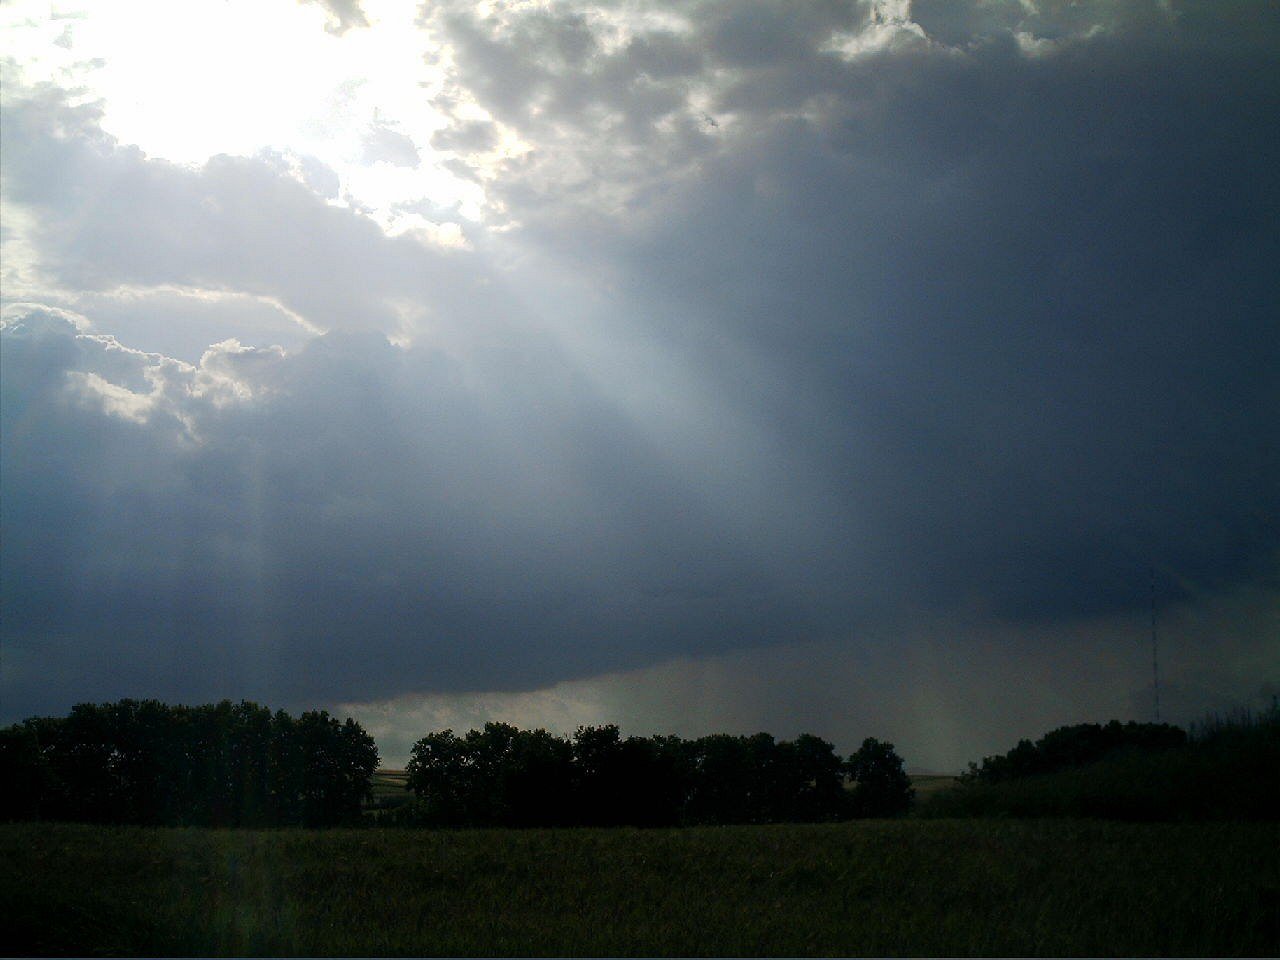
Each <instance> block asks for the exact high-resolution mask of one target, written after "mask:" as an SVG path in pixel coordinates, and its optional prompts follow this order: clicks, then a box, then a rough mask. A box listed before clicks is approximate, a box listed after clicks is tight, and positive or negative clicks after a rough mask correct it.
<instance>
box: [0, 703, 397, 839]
mask: <svg viewBox="0 0 1280 960" xmlns="http://www.w3.org/2000/svg"><path fill="white" fill-rule="evenodd" d="M377 763H378V752H377V748H376V746H375V745H374V742H373V739H372V738H371V737H370V736H369V735H368V734H367V733H365V731H364V730H363V729H361V728H360V726H359V724H357V723H355V722H354V721H352V720H347V721H346V722H345V723H339V722H338V721H337V720H336V719H335V718H333V717H330V716H329V715H328V714H327V713H324V712H319V713H309V714H303V715H302V716H301V717H299V718H298V719H297V720H294V719H293V718H291V717H290V716H289V715H288V714H287V713H284V712H283V711H282V712H280V713H277V714H275V715H274V716H273V715H272V713H271V712H270V711H269V710H267V709H266V708H265V707H261V706H258V705H257V704H253V703H247V702H245V703H239V704H232V703H231V702H230V701H223V702H221V703H218V704H209V705H206V706H200V707H184V706H169V705H167V704H164V703H160V702H159V701H156V700H143V701H135V700H121V701H119V702H117V703H111V704H78V705H76V706H75V707H73V708H72V710H71V713H70V715H69V716H67V717H65V718H60V719H53V718H33V719H30V720H27V721H24V722H23V723H21V724H15V725H14V726H12V727H9V728H8V729H6V730H3V731H0V779H2V780H3V782H4V783H5V784H6V787H5V789H4V790H3V791H0V795H3V797H4V799H3V801H0V813H2V814H3V816H4V817H6V818H8V819H18V818H23V819H26V818H36V817H38V818H45V819H64V820H83V821H90V822H101V823H139V824H171V825H181V824H192V825H210V826H269V825H276V824H307V825H311V826H321V825H327V824H335V823H347V822H352V821H354V820H356V819H358V818H359V816H360V811H361V803H362V801H363V800H364V799H365V797H366V796H367V795H368V793H369V789H370V781H371V778H372V775H373V771H374V769H375V767H376V766H377Z"/></svg>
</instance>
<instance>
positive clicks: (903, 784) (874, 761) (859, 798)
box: [846, 737, 915, 817]
mask: <svg viewBox="0 0 1280 960" xmlns="http://www.w3.org/2000/svg"><path fill="white" fill-rule="evenodd" d="M846 769H847V770H848V773H849V779H850V780H852V781H853V785H854V786H853V811H854V815H855V816H859V817H896V816H899V815H900V814H903V813H906V812H907V810H908V809H909V808H910V807H911V799H912V797H913V796H914V794H915V790H914V789H913V788H912V786H911V779H910V778H909V777H908V776H907V774H906V771H905V770H903V768H902V758H901V757H899V756H898V755H897V754H896V753H895V752H894V750H893V744H891V743H881V742H880V741H879V740H877V739H875V738H874V737H868V738H867V739H866V740H863V741H862V746H861V748H859V750H858V752H857V753H855V754H853V755H852V756H850V757H849V761H848V763H847V764H846Z"/></svg>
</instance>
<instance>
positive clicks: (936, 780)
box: [911, 773, 960, 801]
mask: <svg viewBox="0 0 1280 960" xmlns="http://www.w3.org/2000/svg"><path fill="white" fill-rule="evenodd" d="M959 782H960V781H959V780H958V779H957V778H956V777H954V776H952V775H951V774H949V773H913V774H911V786H912V788H913V789H914V790H915V792H916V797H915V798H916V800H917V801H920V800H923V799H924V798H925V797H930V796H933V794H935V793H937V792H938V791H939V790H948V789H950V788H951V787H954V786H955V785H956V784H958V783H959Z"/></svg>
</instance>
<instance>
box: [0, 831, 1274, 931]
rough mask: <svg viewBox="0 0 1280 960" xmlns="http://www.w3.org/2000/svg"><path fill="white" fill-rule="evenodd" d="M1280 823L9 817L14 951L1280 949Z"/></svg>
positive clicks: (3, 882) (2, 914)
mask: <svg viewBox="0 0 1280 960" xmlns="http://www.w3.org/2000/svg"><path fill="white" fill-rule="evenodd" d="M1278 851H1280V827H1278V826H1277V825H1275V824H1242V823H1208V824H1122V823H1104V822H1097V821H1051V820H1040V821H1025V822H1016V821H1005V822H1002V821H994V820H985V821H945V820H934V821H911V820H908V821H892V822H891V821H859V822H852V823H845V824H825V825H808V826H796V825H787V826H760V827H714V828H687V829H679V830H648V831H642V830H632V829H617V830H527V831H516V830H513V831H484V830H475V831H444V830H380V829H349V830H327V831H315V832H307V831H303V830H288V831H231V830H227V831H214V830H199V829H148V828H128V827H88V826H78V825H54V824H12V825H4V826H0V946H2V947H3V950H4V952H5V953H15V954H126V955H128V954H177V955H182V954H211V955H230V954H280V955H296V954H312V955H337V954H342V955H350V956H362V955H363V956H368V955H406V954H415V955H433V954H434V955H440V954H445V955H530V954H533V955H539V954H540V955H557V954H560V955H596V956H609V955H618V954H624V955H636V954H638V955H726V954H728V955H748V956H750V955H801V956H815V955H824V954H825V955H831V954H836V955H860V954H875V955H904V954H916V955H919V954H926V955H943V956H945V955H960V956H964V955H979V954H981V955H995V956H999V955H1009V954H1025V955H1068V956H1069V955H1080V954H1090V955H1135V954H1141V955H1153V956H1154V955H1198V956H1211V955H1245V954H1248V955H1260V956H1267V955H1276V954H1277V953H1280V910H1278V907H1280V852H1278Z"/></svg>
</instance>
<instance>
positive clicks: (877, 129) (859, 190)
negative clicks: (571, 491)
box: [461, 3, 1280, 618]
mask: <svg viewBox="0 0 1280 960" xmlns="http://www.w3.org/2000/svg"><path fill="white" fill-rule="evenodd" d="M889 6H890V5H883V6H882V7H880V8H879V9H878V10H876V11H874V12H873V20H875V21H877V22H878V23H881V24H884V25H887V27H888V28H889V29H896V31H897V33H896V36H888V37H886V38H885V39H884V42H883V43H882V44H881V46H880V48H879V49H878V50H877V49H872V50H870V51H868V52H862V53H859V54H857V55H853V56H850V57H842V56H840V55H838V52H837V51H838V49H839V44H838V43H834V41H832V40H831V39H830V37H829V36H828V35H829V34H830V32H831V29H832V28H833V27H836V28H838V27H839V26H840V24H839V18H838V17H834V16H833V17H830V18H826V19H822V18H815V19H816V20H817V23H816V25H815V26H814V27H813V28H812V29H801V28H800V27H797V26H795V24H796V23H797V22H799V20H798V19H797V20H793V21H789V26H790V27H791V30H790V33H789V35H786V34H787V31H783V34H784V35H779V33H778V32H776V31H766V32H765V33H767V34H768V36H767V37H765V35H764V33H761V32H760V31H757V30H756V28H757V27H758V26H760V25H761V24H767V23H771V22H772V20H771V17H772V14H770V13H769V11H768V10H766V9H764V8H761V9H760V10H755V11H754V12H753V14H752V16H751V18H750V19H749V21H748V22H746V23H745V24H744V25H743V26H742V28H741V31H740V32H739V31H738V28H737V27H736V26H734V24H735V23H736V18H738V16H739V11H740V9H741V8H740V7H738V6H737V5H731V6H727V7H720V6H716V5H706V6H700V7H698V8H697V13H696V14H695V15H694V16H692V17H691V18H690V20H691V24H692V28H691V31H690V32H686V33H685V34H684V35H683V41H682V42H683V43H684V44H685V45H686V47H688V48H691V49H698V50H701V51H703V53H704V55H705V56H706V57H707V59H708V60H709V61H711V62H716V63H720V64H729V65H732V66H735V67H738V68H740V69H738V70H736V71H731V72H730V73H729V74H728V75H727V76H725V77H722V78H721V79H719V80H717V81H716V83H715V84H714V85H713V86H712V87H711V88H709V90H708V91H707V92H708V95H709V96H710V102H711V103H712V111H713V113H717V114H721V115H724V114H728V115H730V116H732V117H733V119H734V123H733V126H732V127H727V126H726V127H725V128H722V129H721V130H719V131H717V133H716V136H715V137H714V138H711V137H708V138H706V140H705V143H704V144H703V147H702V148H701V150H700V153H699V155H698V157H697V164H696V165H695V166H693V167H688V168H686V169H685V171H684V173H683V174H682V175H681V176H680V177H679V178H678V179H676V180H674V181H673V182H672V183H671V184H669V185H668V186H667V187H666V188H665V190H664V191H663V192H661V193H659V192H656V191H651V192H646V193H644V194H643V195H642V197H641V199H640V200H638V201H637V202H636V205H635V206H634V207H633V208H632V209H631V210H629V215H628V217H627V218H626V219H625V220H622V221H618V220H607V219H602V218H600V217H598V216H590V215H585V214H583V213H582V212H581V210H580V209H578V208H575V207H567V206H565V205H563V204H543V203H540V202H539V201H540V200H541V199H542V197H541V195H540V184H539V183H538V182H537V181H536V180H535V179H534V178H533V177H532V176H530V177H529V179H528V180H525V181H522V180H521V179H520V178H519V177H515V178H513V181H512V182H511V184H510V194H509V196H510V198H511V201H512V203H511V208H512V210H513V215H514V216H515V217H516V218H523V221H524V222H525V225H526V229H527V230H528V231H529V232H530V233H536V232H538V231H542V233H541V234H540V239H541V240H542V241H543V242H545V243H546V244H548V245H556V246H557V247H559V248H560V250H561V252H562V254H563V253H568V254H569V255H571V256H575V257H578V258H581V262H582V263H583V264H584V269H585V270H587V271H591V270H600V271H602V272H603V271H608V272H609V275H610V276H611V277H614V278H615V279H618V281H619V282H620V283H622V284H623V287H622V289H623V291H624V292H623V293H622V294H621V295H620V301H621V302H622V303H624V304H627V305H628V306H627V307H626V308H624V309H627V310H628V311H629V316H630V317H632V318H633V320H634V322H635V323H638V324H647V325H654V324H657V327H656V335H657V336H659V337H661V338H662V339H663V340H664V341H666V342H668V343H671V344H675V345H677V346H673V350H674V351H675V352H678V353H681V354H682V355H684V356H686V357H697V360H696V361H694V363H695V364H696V366H697V367H698V368H699V369H700V370H701V371H703V372H704V374H705V375H706V376H707V377H709V378H711V379H713V380H714V382H715V383H716V389H717V390H718V391H719V392H721V393H722V394H724V395H727V396H729V397H730V398H731V404H732V405H733V406H734V407H735V408H736V409H740V410H742V409H748V410H750V411H751V414H750V416H751V419H752V420H753V421H754V422H757V423H760V424H768V425H769V426H768V429H770V430H771V431H773V432H774V433H775V435H776V436H777V437H778V438H779V444H780V448H779V455H780V456H782V457H784V458H786V460H787V462H789V463H792V464H794V465H795V469H796V470H797V472H805V471H812V472H813V473H814V474H816V475H818V476H819V477H821V478H822V481H823V485H824V486H825V489H826V490H827V491H828V492H829V493H830V495H831V498H832V501H833V502H834V503H836V504H838V505H839V506H838V507H837V508H836V510H835V511H834V512H833V513H832V515H831V516H830V517H829V520H830V523H829V525H828V526H827V537H826V538H825V539H824V540H823V542H822V543H821V544H815V554H816V556H818V557H820V561H819V562H817V563H816V564H815V566H814V569H813V570H811V571H810V574H811V577H808V578H806V579H809V580H810V582H822V581H823V580H827V581H828V582H830V583H832V584H835V583H837V582H840V581H841V580H844V581H846V582H851V583H858V584H860V585H861V586H860V588H857V589H866V588H867V585H868V584H869V583H870V584H874V585H875V587H877V588H880V589H882V590H883V591H885V592H886V594H889V595H900V594H902V593H906V594H908V595H911V596H913V597H915V598H917V600H918V601H920V602H925V603H932V602H939V603H943V604H946V603H951V602H954V601H956V600H957V599H960V598H970V599H973V598H981V599H983V600H984V601H985V602H988V603H991V604H993V605H994V606H995V607H996V608H997V609H998V610H999V611H1000V612H1002V613H1005V614H1016V615H1018V616H1023V617H1028V618H1034V617H1037V616H1059V615H1070V614H1084V613H1094V612H1097V611H1099V610H1104V609H1115V608H1117V607H1123V606H1124V605H1126V604H1133V603H1135V602H1141V598H1142V595H1143V594H1142V590H1141V584H1142V582H1143V571H1145V569H1146V566H1147V564H1148V563H1154V564H1155V565H1156V566H1157V567H1158V568H1159V569H1160V570H1161V571H1162V572H1163V573H1164V574H1165V575H1167V576H1170V577H1174V578H1179V579H1181V580H1182V581H1184V582H1192V583H1196V584H1199V585H1202V586H1205V585H1222V584H1223V583H1229V582H1232V581H1234V580H1236V579H1238V578H1248V577H1250V576H1253V575H1257V574H1258V573H1259V571H1262V570H1266V569H1269V568H1270V566H1271V565H1272V564H1273V563H1274V560H1275V556H1276V551H1277V545H1278V543H1280V482H1278V480H1280V432H1278V428H1277V423H1278V422H1280V420H1278V418H1277V416H1276V413H1277V409H1280V375H1278V374H1277V371H1280V337H1278V336H1277V329H1276V320H1275V318H1276V316H1277V315H1278V314H1280V309H1278V308H1280V303H1278V297H1277V285H1276V283H1275V279H1274V271H1275V264H1276V263H1277V262H1280V230H1278V225H1280V174H1278V173H1277V171H1278V170H1280V162H1277V161H1280V156H1278V154H1280V135H1277V128H1276V126H1275V124H1274V123H1273V122H1272V120H1271V118H1272V117H1274V116H1275V115H1276V113H1277V110H1278V109H1280V71H1278V70H1277V65H1278V62H1277V58H1278V54H1280V47H1278V46H1277V44H1276V43H1275V42H1274V41H1275V37H1276V23H1277V21H1280V17H1278V16H1277V14H1276V13H1275V11H1274V10H1273V9H1268V8H1265V7H1264V6H1263V5H1233V6H1228V7H1222V6H1220V5H1216V4H1190V5H1175V6H1174V8H1173V9H1172V10H1166V9H1165V8H1164V7H1163V6H1161V5H1159V4H1141V3H1133V4H1114V3H1097V4H1080V5H1076V4H1070V5H1061V4H1042V5H1039V10H1038V11H1032V12H1029V11H1028V10H1027V9H1025V8H1024V5H1022V4H1008V5H1004V6H1001V5H980V6H973V7H969V6H966V5H960V4H955V5H953V4H948V5H924V6H922V9H921V13H920V16H919V17H918V21H919V24H921V25H923V26H924V27H925V30H924V33H923V35H922V34H921V33H919V32H915V30H916V28H913V27H912V26H911V25H910V24H909V23H907V22H906V21H905V20H902V19H901V18H900V17H899V18H898V21H897V22H896V23H895V17H894V15H893V14H892V12H891V11H888V8H889ZM806 9H809V8H806ZM813 9H814V10H821V8H819V7H815V8H813ZM847 16H848V20H849V23H848V25H847V26H848V27H849V28H853V27H855V26H856V18H855V17H854V16H853V14H852V13H848V14H847ZM472 29H475V24H470V25H468V27H467V30H472ZM930 30H933V31H935V32H936V33H937V34H938V35H939V37H940V40H939V39H935V38H934V37H933V36H930V35H929V31H930ZM502 36H505V37H508V38H513V37H515V38H518V37H520V36H521V33H520V31H519V30H518V29H516V28H510V27H508V28H507V29H506V32H505V33H504V34H502ZM766 40H767V42H766ZM757 41H758V42H757ZM504 42H507V43H513V42H514V41H513V40H511V39H507V40H506V41H504ZM524 56H526V57H533V56H535V54H533V53H530V52H529V51H527V50H526V51H525V52H524ZM779 63H781V64H782V65H783V66H782V67H781V68H780V67H779V66H778V64H779ZM461 82H463V83H465V82H466V79H465V76H464V77H463V79H462V81H461ZM695 86H696V85H694V84H692V83H690V84H689V85H688V87H687V89H690V90H692V89H694V88H695ZM473 89H475V90H477V91H479V92H480V93H481V94H483V93H484V92H485V88H484V87H483V85H481V84H476V85H475V86H474V87H473ZM485 102H486V101H483V100H482V103H485ZM543 102H544V104H545V105H548V106H546V108H545V109H544V110H543V112H542V113H540V114H539V115H538V117H536V118H535V119H534V120H533V121H532V122H531V123H530V124H529V126H528V130H529V136H530V137H531V138H532V139H533V142H534V143H535V145H540V144H539V141H538V139H537V137H538V131H539V129H540V128H541V126H542V125H548V126H549V125H552V124H554V123H556V122H560V121H562V120H564V119H565V118H564V117H561V116H558V115H553V116H547V114H546V110H548V109H553V106H550V105H554V104H555V103H556V102H557V99H556V97H554V96H552V97H548V98H546V99H545V101H543ZM497 107H498V112H499V115H506V116H508V117H510V118H511V122H513V123H516V124H518V123H519V116H518V115H517V114H516V113H515V112H514V111H512V110H511V104H510V103H509V102H506V101H499V103H498V104H497ZM578 122H587V121H584V120H582V119H581V118H579V120H578ZM609 122H610V121H608V120H607V119H606V120H603V121H601V123H602V124H604V125H605V126H608V124H609ZM653 136H655V137H657V138H659V139H660V138H661V137H662V136H664V134H663V133H662V132H661V131H658V130H656V128H655V131H654V133H653ZM557 146H559V147H560V148H561V149H565V150H568V151H570V152H574V151H577V152H579V153H580V154H581V155H582V156H580V157H579V158H578V159H579V161H580V163H581V164H582V165H583V166H587V165H589V166H590V167H591V168H592V169H594V170H597V171H599V172H601V175H602V176H604V177H607V176H608V175H609V174H610V172H614V173H616V174H617V175H618V176H619V178H620V181H621V186H623V187H625V185H626V184H625V180H626V176H627V172H626V171H627V166H626V164H625V163H624V162H622V161H619V160H617V158H616V157H615V153H616V152H617V151H615V150H614V148H613V146H612V144H611V143H610V142H609V141H608V140H607V139H606V138H598V137H595V138H593V137H590V136H583V137H582V138H580V140H578V141H576V142H575V144H570V145H567V146H566V145H564V144H558V145H557ZM540 174H542V175H546V171H545V170H544V171H540ZM559 186H560V185H559V184H557V183H556V182H555V181H554V179H553V180H552V186H551V187H550V188H549V189H550V190H555V189H557V188H558V187H559ZM608 186H609V185H608V184H607V183H605V184H602V185H599V187H598V189H599V192H600V194H601V195H602V196H603V195H606V194H607V190H608ZM664 318H669V320H670V322H663V320H664ZM743 356H746V357H750V358H754V359H755V360H757V361H758V362H759V366H753V367H751V368H750V369H751V370H752V372H753V373H757V372H758V371H759V370H761V369H763V370H765V371H767V375H766V378H765V379H763V380H762V379H761V378H760V377H759V376H751V377H748V376H744V375H743V367H742V365H741V364H740V362H739V360H740V358H741V357H743ZM871 592H873V593H874V592H875V590H872V591H871Z"/></svg>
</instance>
